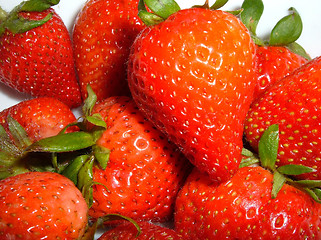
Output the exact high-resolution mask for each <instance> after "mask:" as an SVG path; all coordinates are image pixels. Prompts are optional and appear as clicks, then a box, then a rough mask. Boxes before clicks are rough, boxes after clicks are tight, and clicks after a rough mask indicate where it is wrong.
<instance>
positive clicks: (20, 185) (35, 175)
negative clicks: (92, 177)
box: [0, 172, 88, 239]
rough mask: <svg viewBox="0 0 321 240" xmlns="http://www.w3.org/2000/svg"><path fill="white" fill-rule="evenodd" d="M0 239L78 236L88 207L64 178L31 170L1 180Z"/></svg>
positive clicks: (85, 221)
mask: <svg viewBox="0 0 321 240" xmlns="http://www.w3.org/2000/svg"><path fill="white" fill-rule="evenodd" d="M0 199H1V201H0V208H1V213H0V239H80V238H81V236H82V234H83V233H84V231H85V228H86V225H87V212H88V207H87V205H86V202H85V200H84V198H83V197H82V195H81V192H80V191H79V190H78V189H77V188H76V187H75V185H74V184H73V183H72V182H71V181H70V180H69V179H67V178H66V177H64V176H62V175H59V174H57V173H50V172H42V173H40V172H30V173H25V174H20V175H16V176H14V177H9V178H6V179H4V180H1V181H0Z"/></svg>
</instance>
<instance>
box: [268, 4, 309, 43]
mask: <svg viewBox="0 0 321 240" xmlns="http://www.w3.org/2000/svg"><path fill="white" fill-rule="evenodd" d="M289 11H290V12H291V13H290V15H288V16H285V17H284V18H282V19H281V20H280V21H278V23H277V24H276V25H275V26H274V28H273V29H272V32H271V35H270V45H271V46H280V45H281V46H284V45H288V44H290V43H293V42H295V41H296V40H297V39H298V38H299V37H300V35H301V33H302V28H303V24H302V20H301V17H300V15H299V13H298V12H297V11H296V9H295V8H290V9H289Z"/></svg>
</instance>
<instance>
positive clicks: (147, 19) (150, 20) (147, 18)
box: [138, 10, 164, 26]
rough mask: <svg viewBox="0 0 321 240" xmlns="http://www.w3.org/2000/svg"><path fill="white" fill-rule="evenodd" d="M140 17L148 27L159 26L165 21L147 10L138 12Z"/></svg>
mask: <svg viewBox="0 0 321 240" xmlns="http://www.w3.org/2000/svg"><path fill="white" fill-rule="evenodd" d="M138 17H139V18H140V19H141V20H142V22H143V23H144V24H145V25H146V26H153V25H157V24H159V23H161V22H163V21H164V19H163V18H161V17H159V16H157V15H156V14H154V13H150V12H148V11H146V10H140V11H139V12H138Z"/></svg>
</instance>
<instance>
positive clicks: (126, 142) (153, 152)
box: [89, 97, 190, 221]
mask: <svg viewBox="0 0 321 240" xmlns="http://www.w3.org/2000/svg"><path fill="white" fill-rule="evenodd" d="M95 113H99V114H101V116H102V117H103V119H104V121H105V122H106V124H107V129H106V130H105V132H104V133H103V135H102V136H101V137H100V139H99V140H98V141H97V145H98V146H102V147H104V148H107V149H110V156H109V160H108V163H107V167H106V169H102V168H100V167H94V169H93V180H94V182H98V183H100V184H96V185H94V186H93V200H94V201H93V205H92V207H91V208H90V210H89V214H90V216H92V217H94V218H97V217H101V216H103V215H106V214H109V213H117V214H121V215H124V216H127V217H130V218H133V219H135V220H155V221H166V220H168V219H170V218H171V216H172V212H173V205H174V202H175V198H176V195H177V192H178V190H179V188H180V187H181V186H182V184H183V181H184V180H185V177H186V175H187V171H188V169H189V167H190V165H189V162H188V161H187V160H186V159H185V157H184V156H183V155H182V154H181V153H180V151H178V149H177V147H176V146H175V145H173V144H172V143H169V142H168V140H167V138H166V137H165V136H164V135H163V134H162V133H161V132H159V131H158V130H157V129H156V128H155V127H154V126H153V125H152V124H151V123H150V122H149V121H147V120H146V119H145V118H144V117H143V115H142V114H141V112H140V111H139V110H138V108H137V106H136V104H135V103H134V101H133V100H132V99H131V98H129V97H111V98H107V99H106V100H104V101H102V102H100V103H98V104H97V105H96V106H95V107H94V109H93V114H95Z"/></svg>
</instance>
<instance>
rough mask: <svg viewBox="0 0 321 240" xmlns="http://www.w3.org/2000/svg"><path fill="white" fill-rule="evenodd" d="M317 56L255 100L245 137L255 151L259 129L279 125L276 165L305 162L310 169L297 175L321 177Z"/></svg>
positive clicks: (319, 66)
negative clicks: (309, 171) (308, 171)
mask: <svg viewBox="0 0 321 240" xmlns="http://www.w3.org/2000/svg"><path fill="white" fill-rule="evenodd" d="M320 74H321V58H320V57H318V58H315V59H314V60H312V61H310V62H308V63H307V64H305V65H304V66H302V67H301V68H299V69H297V70H295V71H294V72H292V73H291V74H290V75H288V76H287V77H285V78H283V79H282V80H281V81H279V82H278V83H276V84H274V85H273V86H272V87H271V88H269V89H268V90H267V91H266V92H265V93H264V94H263V95H262V96H261V98H259V99H257V101H255V102H254V103H253V104H252V106H251V108H250V110H249V112H248V116H247V118H246V122H245V137H246V139H247V141H248V142H249V143H250V145H251V146H252V148H253V149H254V150H256V151H257V149H258V144H259V139H260V138H261V135H262V133H263V132H264V130H265V129H267V128H268V127H269V126H270V125H272V124H278V125H279V129H280V133H281V134H280V147H279V152H278V157H277V165H278V166H283V165H287V164H299V165H305V166H308V167H310V168H312V169H313V171H312V172H311V173H307V174H303V175H300V176H298V177H300V178H308V179H318V180H320V179H321V164H320V161H319V160H320V158H321V155H320V151H319V147H318V146H319V145H320V144H321V142H320V138H319V134H318V132H320V131H321V129H320V127H319V125H320V124H319V120H318V118H319V116H320V107H321V106H320V102H321V99H320V94H319V86H320V84H321V82H320V79H321V77H320Z"/></svg>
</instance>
